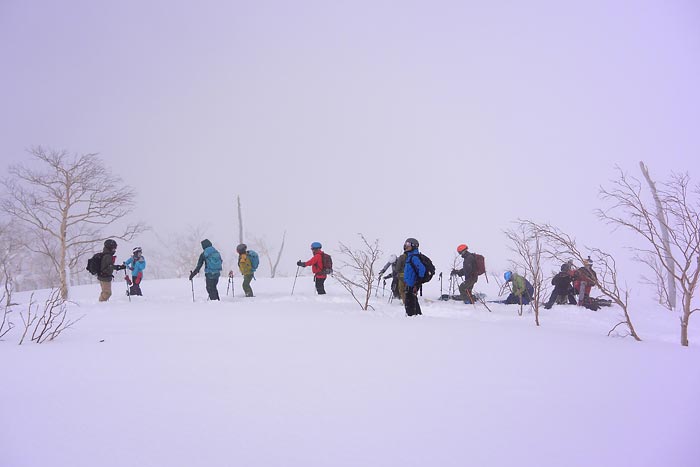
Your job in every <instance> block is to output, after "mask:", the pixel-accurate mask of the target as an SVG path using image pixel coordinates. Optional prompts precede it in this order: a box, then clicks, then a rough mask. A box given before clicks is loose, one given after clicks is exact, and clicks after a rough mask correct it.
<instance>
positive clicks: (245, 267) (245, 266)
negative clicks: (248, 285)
mask: <svg viewBox="0 0 700 467" xmlns="http://www.w3.org/2000/svg"><path fill="white" fill-rule="evenodd" d="M238 269H239V270H240V271H241V274H242V275H244V276H247V275H249V274H253V262H252V261H251V260H250V258H249V257H248V253H243V254H242V255H238Z"/></svg>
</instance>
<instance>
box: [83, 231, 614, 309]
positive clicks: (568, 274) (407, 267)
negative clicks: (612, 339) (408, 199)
mask: <svg viewBox="0 0 700 467" xmlns="http://www.w3.org/2000/svg"><path fill="white" fill-rule="evenodd" d="M201 246H202V253H201V254H200V255H199V258H198V260H197V264H196V266H195V268H194V269H193V270H192V271H190V275H189V280H190V281H192V280H193V279H194V277H195V276H196V275H197V274H199V272H200V270H201V269H202V267H204V277H205V284H206V290H207V294H208V296H209V299H210V300H219V291H218V282H219V278H220V276H221V271H222V269H223V266H222V259H221V254H220V253H219V252H218V250H217V249H216V248H214V246H213V245H212V243H211V241H209V240H208V239H204V240H202V241H201ZM116 250H117V242H116V241H114V240H112V239H109V240H106V241H105V242H104V249H103V251H102V253H98V254H96V255H95V256H93V258H92V259H91V260H90V261H88V267H87V269H88V271H90V272H92V273H93V274H95V275H96V276H97V279H98V281H99V282H100V288H101V292H100V296H99V301H101V302H103V301H107V300H109V298H110V296H111V295H112V280H113V279H114V274H113V273H114V271H120V270H125V272H124V278H125V280H126V282H127V284H128V286H129V287H128V290H127V294H128V295H142V292H141V281H142V280H143V271H144V270H145V269H146V259H145V258H144V257H143V251H142V249H141V247H136V248H134V249H133V250H132V256H131V257H129V259H127V260H126V261H124V262H123V263H122V264H116ZM236 253H238V269H239V271H240V273H241V275H242V277H243V283H242V288H243V292H244V294H245V296H246V297H253V296H254V295H253V289H252V287H251V281H252V280H253V278H254V277H255V272H256V270H257V268H258V264H259V257H258V254H257V253H256V252H255V251H253V250H250V249H248V247H247V245H246V244H245V243H241V244H239V245H238V246H237V247H236ZM311 253H312V256H311V259H309V260H308V261H303V260H299V261H297V263H296V264H297V275H298V272H299V269H298V268H303V267H307V266H311V272H312V273H313V278H314V284H315V287H316V293H317V294H319V295H324V294H325V293H326V290H325V286H324V283H325V281H326V278H327V277H328V275H329V274H331V273H332V260H331V257H330V255H328V254H326V253H324V252H323V250H322V245H321V243H320V242H313V243H311ZM457 253H458V254H459V256H460V257H461V258H462V267H461V268H459V269H456V268H455V269H452V270H451V272H450V278H451V280H455V281H458V279H457V278H463V280H462V282H461V283H460V284H459V285H458V286H457V290H458V291H459V293H458V294H455V295H449V294H444V295H442V296H441V297H440V298H441V299H442V300H460V301H462V302H464V303H467V304H473V303H477V302H479V301H481V302H482V303H483V301H484V299H483V297H484V295H483V294H478V293H475V292H474V286H475V284H476V283H477V282H478V280H479V276H480V275H482V274H486V266H485V260H484V257H483V256H482V255H479V254H477V253H473V252H471V251H469V247H468V246H467V245H466V244H460V245H458V246H457ZM92 263H94V264H92ZM389 268H391V271H390V273H389V274H386V275H385V273H386V272H387V270H389ZM126 269H128V270H129V271H130V272H131V274H130V275H131V277H129V274H127V273H126ZM434 273H435V267H434V266H433V264H432V262H431V261H430V259H429V258H427V257H426V256H425V255H423V254H421V253H420V251H419V242H418V240H416V239H415V238H412V237H409V238H407V239H406V241H405V242H404V245H403V253H402V254H401V255H399V256H396V255H391V256H390V257H389V260H388V261H387V263H386V264H385V265H384V267H383V268H382V269H381V270H380V271H379V274H378V281H377V283H379V281H380V280H381V279H382V278H383V279H384V281H386V280H388V279H391V280H392V281H391V286H390V289H391V293H392V297H393V298H397V299H400V300H401V302H402V303H403V304H404V307H405V310H406V314H407V315H408V316H415V315H420V314H422V312H421V308H420V303H419V302H418V294H419V293H420V292H421V287H422V284H423V283H425V282H427V281H429V280H430V279H431V278H432V276H433V275H434ZM228 275H229V278H232V277H233V275H234V274H233V271H232V270H231V271H229V273H228ZM503 279H504V280H505V283H504V287H505V286H508V287H509V288H510V293H509V295H508V296H507V297H506V299H505V300H502V301H499V302H498V303H504V304H507V305H511V304H519V305H528V304H530V303H531V301H532V300H533V298H534V287H533V286H532V284H531V283H530V281H528V280H527V279H526V278H525V277H523V276H521V275H520V274H517V273H515V272H512V271H506V272H505V273H504V275H503ZM487 280H488V278H487ZM229 281H230V279H229ZM596 284H597V275H596V273H595V271H594V270H593V262H592V261H591V259H590V257H589V258H588V259H586V260H584V261H583V266H581V267H580V268H575V267H574V265H573V261H572V260H570V261H568V262H566V263H564V264H562V266H561V271H560V272H559V273H558V274H556V275H555V276H554V277H553V278H552V285H553V286H554V290H553V291H552V294H551V295H550V297H549V300H548V301H547V302H546V303H545V304H544V307H545V308H546V309H550V308H552V306H554V305H555V304H566V303H568V304H571V305H576V304H578V305H582V306H585V307H586V308H589V309H592V310H597V309H598V308H599V307H600V305H601V303H600V302H599V301H596V300H593V299H591V297H590V292H591V288H592V287H593V286H594V285H596ZM193 293H194V288H193ZM577 296H578V297H579V299H578V300H577V298H576V297H577Z"/></svg>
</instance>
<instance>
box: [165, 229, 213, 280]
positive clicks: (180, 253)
mask: <svg viewBox="0 0 700 467" xmlns="http://www.w3.org/2000/svg"><path fill="white" fill-rule="evenodd" d="M207 229H208V227H206V226H191V225H190V226H187V227H186V228H185V229H184V230H183V231H182V232H177V233H174V234H171V235H169V236H167V237H166V238H163V237H160V236H159V235H156V238H157V239H158V242H159V243H160V244H161V245H162V246H163V247H165V249H166V252H165V253H163V252H161V253H160V254H159V256H161V257H162V259H163V264H165V265H166V267H167V268H168V269H169V270H170V271H172V273H173V274H174V275H175V277H178V278H181V277H187V276H189V273H190V270H191V269H192V268H194V266H195V265H196V264H197V260H198V259H199V255H200V254H201V253H202V247H201V241H202V240H203V239H204V238H205V236H206V235H205V232H206V231H207Z"/></svg>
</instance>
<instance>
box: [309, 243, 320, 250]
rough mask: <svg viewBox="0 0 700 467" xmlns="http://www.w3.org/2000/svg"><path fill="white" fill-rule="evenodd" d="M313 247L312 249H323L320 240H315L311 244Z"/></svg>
mask: <svg viewBox="0 0 700 467" xmlns="http://www.w3.org/2000/svg"><path fill="white" fill-rule="evenodd" d="M311 249H312V250H315V249H319V250H320V249H321V243H320V242H313V243H312V244H311Z"/></svg>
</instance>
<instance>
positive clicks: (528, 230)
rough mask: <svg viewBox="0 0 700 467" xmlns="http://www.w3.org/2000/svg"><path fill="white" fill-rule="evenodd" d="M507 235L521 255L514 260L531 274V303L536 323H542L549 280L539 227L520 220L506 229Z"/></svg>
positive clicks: (518, 266)
mask: <svg viewBox="0 0 700 467" xmlns="http://www.w3.org/2000/svg"><path fill="white" fill-rule="evenodd" d="M505 235H506V237H507V238H508V240H510V242H511V244H510V247H509V248H510V250H511V251H513V252H514V253H516V254H517V255H518V256H519V259H518V260H516V261H514V264H515V266H517V268H518V269H524V270H525V271H526V276H527V275H529V276H530V277H531V280H532V287H533V288H534V293H533V295H534V296H533V297H530V298H531V299H532V300H531V301H530V304H531V305H532V310H533V311H534V312H535V325H537V326H539V325H540V304H541V303H542V301H543V300H542V298H543V297H544V296H546V294H547V282H546V281H545V278H544V271H543V270H542V239H541V238H540V236H539V233H538V231H537V229H535V228H533V227H532V225H531V224H528V223H527V222H526V221H521V220H518V221H517V222H516V227H515V228H514V229H509V230H506V231H505Z"/></svg>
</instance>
